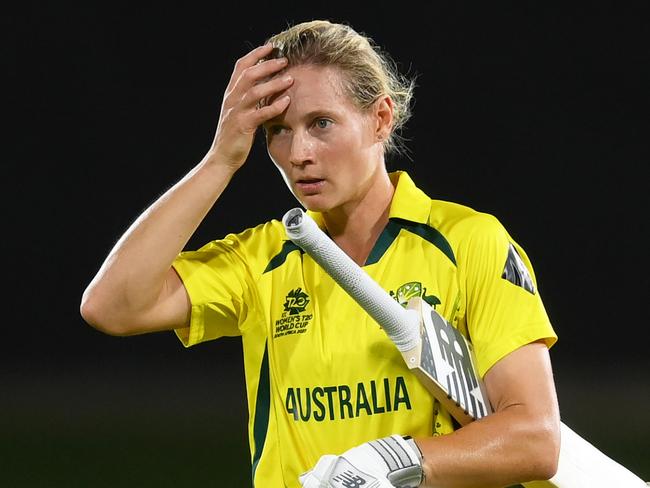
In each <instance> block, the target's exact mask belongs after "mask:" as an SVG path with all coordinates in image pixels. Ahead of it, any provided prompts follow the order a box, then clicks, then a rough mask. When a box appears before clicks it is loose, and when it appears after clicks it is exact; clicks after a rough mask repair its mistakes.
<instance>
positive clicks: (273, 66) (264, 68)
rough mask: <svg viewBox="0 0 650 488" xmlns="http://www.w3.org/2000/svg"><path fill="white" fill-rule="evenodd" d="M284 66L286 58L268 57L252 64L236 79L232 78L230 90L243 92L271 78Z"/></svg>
mask: <svg viewBox="0 0 650 488" xmlns="http://www.w3.org/2000/svg"><path fill="white" fill-rule="evenodd" d="M286 66H287V59H286V58H276V59H269V60H266V61H263V62H261V63H258V64H256V65H254V66H250V67H248V68H246V69H245V70H244V71H242V72H241V74H240V76H239V78H238V79H236V80H234V84H233V85H232V91H233V92H239V93H245V92H247V91H248V90H249V89H250V88H251V87H254V86H255V85H259V84H260V83H264V82H266V81H268V80H269V79H271V78H273V77H274V76H275V75H277V74H278V73H279V72H280V71H281V70H283V69H284V68H285V67H286Z"/></svg>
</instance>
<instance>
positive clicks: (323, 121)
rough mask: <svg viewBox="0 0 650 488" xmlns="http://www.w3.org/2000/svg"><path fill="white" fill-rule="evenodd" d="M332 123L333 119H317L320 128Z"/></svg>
mask: <svg viewBox="0 0 650 488" xmlns="http://www.w3.org/2000/svg"><path fill="white" fill-rule="evenodd" d="M331 123H332V121H331V120H327V119H318V120H316V127H318V128H319V129H327V127H328V126H329V125H330V124H331Z"/></svg>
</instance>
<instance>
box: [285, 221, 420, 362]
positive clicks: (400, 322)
mask: <svg viewBox="0 0 650 488" xmlns="http://www.w3.org/2000/svg"><path fill="white" fill-rule="evenodd" d="M282 223H283V224H284V227H285V230H286V233H287V236H288V237H289V239H291V241H292V242H293V243H294V244H296V245H298V246H300V247H301V248H302V249H303V250H304V251H305V252H306V253H307V254H308V255H309V256H311V257H312V259H313V260H314V261H316V262H317V263H318V264H319V265H320V266H321V267H322V268H323V269H324V270H325V271H326V272H327V274H329V275H330V276H331V277H332V278H333V279H334V281H336V282H337V283H338V284H339V286H341V288H343V289H344V290H345V291H346V292H347V293H348V295H350V296H351V297H352V298H353V299H354V300H355V301H356V302H357V303H358V304H359V305H360V306H361V307H362V308H363V309H364V310H365V311H366V312H368V314H369V315H370V316H371V317H372V318H373V319H374V320H375V321H376V322H377V323H378V324H379V325H380V326H381V327H382V328H383V329H384V331H385V332H386V334H387V335H388V337H390V339H391V340H392V341H393V343H395V345H396V346H397V348H398V349H399V350H400V351H402V352H404V351H408V350H411V349H413V348H415V347H416V346H417V345H418V344H419V342H420V318H419V316H418V313H417V312H416V311H415V310H406V309H404V308H403V307H402V306H401V305H400V304H399V303H398V302H397V301H396V300H394V299H393V298H392V297H391V296H390V295H389V294H388V293H386V291H385V290H384V289H383V288H381V287H380V286H379V284H377V282H376V281H375V280H373V279H372V278H371V277H370V276H369V275H368V274H367V273H366V272H365V271H364V270H363V269H362V268H361V267H360V266H359V265H357V264H356V263H355V262H354V261H353V260H352V259H351V258H350V257H349V256H348V255H347V254H345V252H343V250H341V248H339V247H338V246H337V245H336V244H335V243H334V241H332V239H330V238H329V237H328V236H327V235H326V234H325V233H324V232H323V231H322V230H321V229H320V228H319V227H318V224H316V222H314V220H313V219H312V218H311V217H310V216H309V215H308V214H307V213H305V212H304V211H303V210H302V209H301V208H294V209H291V210H289V211H288V212H287V213H286V214H285V215H284V217H283V218H282Z"/></svg>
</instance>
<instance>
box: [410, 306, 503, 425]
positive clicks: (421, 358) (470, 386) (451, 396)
mask: <svg viewBox="0 0 650 488" xmlns="http://www.w3.org/2000/svg"><path fill="white" fill-rule="evenodd" d="M407 306H408V308H409V309H411V310H416V311H417V313H418V315H419V316H420V317H421V320H422V329H421V334H420V338H421V339H420V348H419V355H418V356H417V358H416V360H415V361H411V360H410V356H407V355H406V354H405V353H402V354H403V356H404V359H405V361H406V364H407V365H408V367H409V368H410V369H411V370H412V371H413V373H414V374H415V375H416V376H417V377H418V379H419V380H420V382H421V383H422V384H423V385H424V387H425V388H426V389H427V391H429V393H431V394H432V395H433V397H434V398H436V399H437V400H438V401H439V402H440V403H441V404H442V405H443V406H444V407H445V408H446V409H447V411H448V412H449V413H450V414H451V416H452V417H454V418H455V419H456V420H457V421H458V423H460V424H461V425H466V424H468V423H470V422H472V421H474V420H477V419H480V418H482V417H485V416H486V415H488V414H490V413H492V408H491V406H490V402H489V401H488V397H487V392H486V391H485V386H484V384H483V382H482V381H481V380H480V378H479V377H478V375H477V373H476V371H477V368H476V359H475V357H474V351H473V348H472V345H471V343H470V342H468V341H467V339H465V337H464V336H463V335H462V334H461V333H460V331H459V330H458V329H456V328H455V327H452V326H451V325H450V324H449V322H447V321H446V320H445V319H444V318H443V317H442V316H441V315H440V314H439V313H438V312H436V311H435V309H433V308H431V306H430V305H429V304H428V303H426V302H425V301H424V300H422V299H421V298H412V299H411V300H410V301H409V302H408V305H407Z"/></svg>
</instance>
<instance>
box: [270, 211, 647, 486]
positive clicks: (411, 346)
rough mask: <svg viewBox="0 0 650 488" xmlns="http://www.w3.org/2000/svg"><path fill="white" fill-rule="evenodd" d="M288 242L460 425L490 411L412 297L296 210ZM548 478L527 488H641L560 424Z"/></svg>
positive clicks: (473, 374) (473, 377) (455, 338)
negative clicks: (403, 300) (389, 286)
mask: <svg viewBox="0 0 650 488" xmlns="http://www.w3.org/2000/svg"><path fill="white" fill-rule="evenodd" d="M282 223H283V225H284V228H285V231H286V233H287V236H288V237H289V239H290V240H291V241H292V242H293V243H295V244H296V245H298V246H299V247H300V248H302V249H303V250H304V251H305V252H306V253H307V254H308V255H309V256H311V258H312V259H313V260H314V261H315V262H316V263H318V264H319V265H320V266H321V267H322V268H323V269H324V270H325V272H327V273H328V274H329V275H330V276H331V277H332V279H334V281H335V282H336V283H337V284H338V285H339V286H341V288H343V289H344V290H345V291H346V292H347V293H348V294H349V295H350V296H351V297H352V298H353V299H354V300H355V301H356V302H357V303H358V304H359V305H360V306H361V307H362V308H363V309H364V310H365V311H366V312H367V313H368V314H369V315H370V316H371V317H372V318H373V319H374V320H375V321H376V322H377V323H378V324H379V325H380V326H381V327H382V329H383V330H384V331H385V332H386V334H387V335H388V337H389V338H390V339H391V341H392V342H393V343H394V344H395V346H396V347H397V349H398V350H399V351H400V353H401V354H402V357H403V358H404V361H405V363H406V365H407V366H408V368H409V369H410V370H411V371H412V372H413V373H414V374H415V375H416V376H417V378H418V379H419V380H420V381H421V382H422V384H423V385H424V387H425V388H426V389H427V391H429V392H430V393H431V394H432V395H433V397H434V398H435V399H436V400H438V402H440V404H441V405H443V406H444V407H445V408H446V409H447V411H448V412H449V413H450V415H452V416H453V417H454V418H455V419H456V420H457V421H458V422H459V423H460V424H461V425H467V424H468V423H470V422H472V421H474V420H477V419H480V418H482V417H484V416H486V415H489V414H491V413H492V408H491V406H490V402H489V399H488V397H487V393H486V391H485V386H484V384H483V382H482V380H481V378H480V376H479V375H478V374H477V369H476V363H475V359H474V352H473V349H472V345H471V343H470V342H469V341H467V340H466V339H465V337H464V336H463V335H462V334H461V333H460V332H459V331H458V330H457V329H456V328H454V327H452V326H451V325H450V324H449V323H448V322H447V321H446V320H445V319H444V318H443V317H442V316H441V315H440V314H438V313H437V312H436V311H435V310H434V309H433V308H432V307H430V306H429V304H427V303H426V302H424V301H423V300H422V299H420V298H413V299H411V300H410V301H409V302H408V304H407V307H406V309H405V308H403V307H402V306H401V305H400V304H399V303H397V301H395V300H394V299H393V298H392V297H391V296H390V295H389V294H388V293H387V292H386V291H385V290H384V289H383V288H381V286H379V284H378V283H377V282H375V281H374V280H373V279H372V278H371V277H370V276H369V275H368V274H367V273H366V272H365V271H364V270H363V269H362V268H361V267H360V266H358V265H357V264H356V263H355V262H354V261H353V260H352V259H351V258H350V257H349V256H348V255H347V254H345V253H344V252H343V251H342V250H341V249H340V248H339V247H338V246H337V245H336V244H335V243H334V241H332V240H331V239H330V238H329V237H328V236H327V235H326V234H325V233H324V232H323V231H322V230H321V229H320V228H319V227H318V225H317V224H316V222H314V220H313V219H312V218H311V217H310V216H309V215H308V214H307V213H305V212H304V211H303V210H302V209H301V208H294V209H291V210H289V211H288V212H287V213H286V214H285V215H284V216H283V218H282ZM561 439H562V445H561V448H560V460H559V465H558V471H557V473H556V475H555V476H554V477H553V478H551V479H550V480H548V481H533V482H529V483H524V486H526V487H527V488H613V487H616V488H647V485H646V483H645V482H644V481H643V480H641V478H639V477H638V476H636V475H635V474H634V473H632V472H631V471H630V470H628V469H627V468H625V467H624V466H622V465H621V464H619V463H617V462H616V461H614V460H613V459H611V458H609V457H608V456H607V455H605V454H604V453H603V452H601V451H600V450H598V449H597V448H596V447H594V446H593V445H592V444H590V443H589V442H587V441H586V440H585V439H583V438H582V437H580V436H579V435H578V434H576V433H575V432H573V431H572V430H571V429H570V428H569V427H567V426H566V425H565V424H564V423H562V424H561Z"/></svg>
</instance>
